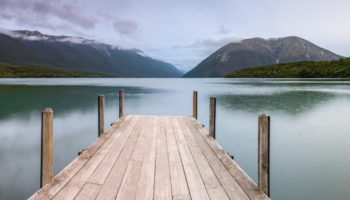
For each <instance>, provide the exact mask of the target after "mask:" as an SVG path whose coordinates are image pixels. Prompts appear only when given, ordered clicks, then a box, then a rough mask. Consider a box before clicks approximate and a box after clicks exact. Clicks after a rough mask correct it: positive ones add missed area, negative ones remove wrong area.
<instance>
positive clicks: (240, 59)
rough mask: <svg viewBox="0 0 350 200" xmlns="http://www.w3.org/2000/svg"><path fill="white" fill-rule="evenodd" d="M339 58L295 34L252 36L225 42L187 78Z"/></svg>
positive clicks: (190, 72) (219, 75) (186, 75)
mask: <svg viewBox="0 0 350 200" xmlns="http://www.w3.org/2000/svg"><path fill="white" fill-rule="evenodd" d="M340 58H342V56H339V55H337V54H335V53H332V52H330V51H328V50H326V49H323V48H321V47H318V46H316V45H315V44H313V43H311V42H309V41H307V40H305V39H302V38H299V37H295V36H290V37H285V38H277V39H267V40H265V39H262V38H252V39H245V40H242V41H241V42H235V43H229V44H227V45H225V46H224V47H222V48H220V49H219V50H217V51H216V52H214V53H213V54H212V55H210V56H209V57H207V58H206V59H205V60H203V61H202V62H201V63H199V64H198V65H197V66H196V67H195V68H193V69H192V70H191V71H189V72H188V73H186V74H185V75H184V77H224V76H225V75H226V74H228V73H231V72H234V71H237V70H241V69H246V68H252V67H259V66H267V65H273V64H279V63H289V62H298V61H330V60H337V59H340Z"/></svg>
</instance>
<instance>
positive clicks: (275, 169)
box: [0, 79, 350, 200]
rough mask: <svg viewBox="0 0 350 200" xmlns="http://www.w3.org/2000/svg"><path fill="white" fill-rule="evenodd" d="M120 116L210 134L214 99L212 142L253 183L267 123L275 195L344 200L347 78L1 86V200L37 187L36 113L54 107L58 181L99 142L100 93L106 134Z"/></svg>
mask: <svg viewBox="0 0 350 200" xmlns="http://www.w3.org/2000/svg"><path fill="white" fill-rule="evenodd" d="M122 88H123V89H125V113H127V114H158V115H191V112H192V90H197V91H198V92H199V93H198V104H199V105H198V106H199V107H198V109H199V111H198V115H199V116H198V120H199V121H200V122H201V123H203V124H204V125H205V127H208V116H209V97H210V96H215V97H217V140H218V142H219V143H220V145H221V146H223V148H224V149H225V150H227V151H229V152H230V153H231V154H232V155H234V156H235V160H236V162H237V163H238V164H239V165H240V166H241V167H242V168H243V169H244V170H245V171H246V172H247V174H248V175H249V176H250V177H251V178H252V179H253V180H254V181H256V179H257V117H258V115H259V114H261V113H266V114H268V115H270V116H271V197H272V199H277V200H295V199H298V200H299V199H300V200H310V199H320V200H323V199H336V200H338V199H339V200H343V199H350V193H349V192H348V188H349V187H350V183H349V181H348V180H350V157H349V156H348V152H349V151H350V123H349V121H350V80H346V79H340V80H339V79H0V103H1V104H0V199H9V200H11V199H25V198H27V197H29V196H30V195H31V194H32V193H33V192H35V191H36V190H37V189H38V188H39V177H40V174H39V172H40V168H39V167H40V112H41V111H42V110H43V109H44V108H46V107H52V108H53V110H54V149H53V151H54V174H56V173H58V172H59V171H60V170H62V169H63V168H64V167H65V166H66V165H67V164H68V163H69V162H71V161H72V160H73V159H74V158H75V157H76V156H77V153H78V152H79V151H80V150H82V149H84V148H87V147H88V146H89V145H90V144H91V143H92V142H93V141H94V140H95V139H96V137H97V96H98V95H100V94H103V95H105V96H106V113H105V114H106V124H105V126H106V128H108V126H109V124H110V123H111V122H113V121H115V120H116V119H117V118H118V117H117V116H118V90H119V89H122Z"/></svg>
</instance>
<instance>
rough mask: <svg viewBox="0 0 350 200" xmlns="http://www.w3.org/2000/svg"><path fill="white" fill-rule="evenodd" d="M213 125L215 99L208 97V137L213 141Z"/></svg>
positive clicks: (214, 120) (214, 121) (214, 119)
mask: <svg viewBox="0 0 350 200" xmlns="http://www.w3.org/2000/svg"><path fill="white" fill-rule="evenodd" d="M215 123H216V98H215V97H210V107H209V135H211V136H212V137H213V138H214V139H215Z"/></svg>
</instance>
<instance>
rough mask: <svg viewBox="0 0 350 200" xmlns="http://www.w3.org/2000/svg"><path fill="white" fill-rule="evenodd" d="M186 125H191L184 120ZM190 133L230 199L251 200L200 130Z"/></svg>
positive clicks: (191, 130)
mask: <svg viewBox="0 0 350 200" xmlns="http://www.w3.org/2000/svg"><path fill="white" fill-rule="evenodd" d="M181 119H189V118H188V117H187V118H181ZM184 124H185V126H189V127H190V125H191V124H190V121H189V120H184ZM190 132H191V134H192V135H193V138H195V140H196V142H197V144H198V146H199V147H200V149H201V150H202V152H203V154H204V156H205V157H206V159H207V160H208V162H209V164H210V166H211V168H212V169H213V171H214V173H215V175H216V176H217V178H218V180H219V181H220V183H221V185H222V187H223V188H224V189H225V191H226V193H227V195H228V196H229V197H230V199H249V198H248V197H247V195H246V194H245V192H244V191H243V190H242V188H241V187H240V185H239V184H238V183H237V182H236V180H235V179H234V178H233V177H232V176H231V174H230V173H229V172H228V171H227V169H226V167H225V166H224V165H223V163H221V161H220V159H219V157H218V156H217V155H216V153H215V152H214V151H213V149H212V148H211V147H210V146H209V144H208V143H207V141H206V140H205V138H203V137H202V135H201V134H200V133H199V132H198V130H197V129H195V128H193V127H192V128H191V129H190Z"/></svg>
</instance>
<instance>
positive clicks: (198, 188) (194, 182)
mask: <svg viewBox="0 0 350 200" xmlns="http://www.w3.org/2000/svg"><path fill="white" fill-rule="evenodd" d="M193 119H194V118H193ZM171 122H172V126H173V129H174V133H175V138H176V142H177V145H178V148H179V153H180V156H181V160H182V163H183V167H184V171H185V175H186V179H187V183H188V188H189V191H190V194H191V198H192V199H193V200H206V199H208V200H209V199H210V198H209V194H208V193H207V191H206V188H205V186H204V183H203V181H202V178H201V176H200V173H199V171H198V169H197V166H196V163H195V161H194V160H193V157H192V154H191V151H190V150H189V148H188V146H187V144H186V141H185V137H184V135H183V132H182V129H181V128H180V126H179V124H178V121H177V119H176V118H172V119H171Z"/></svg>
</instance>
